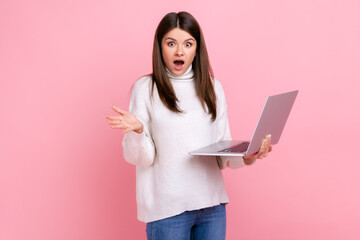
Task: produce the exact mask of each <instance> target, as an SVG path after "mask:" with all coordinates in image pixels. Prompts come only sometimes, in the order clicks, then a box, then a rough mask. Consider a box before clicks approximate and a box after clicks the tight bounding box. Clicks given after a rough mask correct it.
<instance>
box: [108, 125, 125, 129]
mask: <svg viewBox="0 0 360 240" xmlns="http://www.w3.org/2000/svg"><path fill="white" fill-rule="evenodd" d="M110 127H111V128H114V129H125V128H128V126H125V125H124V124H117V125H110Z"/></svg>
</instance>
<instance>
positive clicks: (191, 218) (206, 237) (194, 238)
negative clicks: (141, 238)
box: [146, 203, 226, 240]
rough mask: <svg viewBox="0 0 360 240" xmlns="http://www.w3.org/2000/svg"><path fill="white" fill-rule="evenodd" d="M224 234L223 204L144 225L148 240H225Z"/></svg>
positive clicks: (224, 208)
mask: <svg viewBox="0 0 360 240" xmlns="http://www.w3.org/2000/svg"><path fill="white" fill-rule="evenodd" d="M225 234H226V207H225V204H223V203H222V204H220V205H217V206H214V207H209V208H203V209H199V210H194V211H186V212H183V213H182V214H179V215H176V216H173V217H169V218H165V219H161V220H158V221H154V222H149V223H147V224H146V236H147V239H148V240H225Z"/></svg>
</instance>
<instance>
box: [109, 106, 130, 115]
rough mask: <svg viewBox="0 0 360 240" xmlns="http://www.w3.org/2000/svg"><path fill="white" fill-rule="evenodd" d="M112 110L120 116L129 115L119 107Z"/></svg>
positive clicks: (113, 107)
mask: <svg viewBox="0 0 360 240" xmlns="http://www.w3.org/2000/svg"><path fill="white" fill-rule="evenodd" d="M112 109H114V111H115V112H117V113H119V114H120V115H124V114H126V113H127V112H126V111H125V110H122V109H120V108H119V107H117V106H115V105H113V106H112Z"/></svg>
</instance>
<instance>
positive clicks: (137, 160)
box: [122, 78, 155, 168]
mask: <svg viewBox="0 0 360 240" xmlns="http://www.w3.org/2000/svg"><path fill="white" fill-rule="evenodd" d="M146 80H149V79H146V78H142V79H139V80H138V81H137V82H135V84H134V87H133V89H132V93H131V98H130V106H129V112H130V113H132V114H133V115H134V116H135V117H136V118H137V119H138V120H139V121H140V122H141V123H142V125H143V132H142V133H140V134H138V133H135V132H134V131H131V132H128V133H126V134H125V135H124V138H123V142H122V145H123V154H124V158H125V160H126V161H127V162H129V163H131V164H134V165H137V166H141V167H144V168H146V167H150V166H151V165H152V164H153V162H154V159H155V144H154V141H153V139H152V138H151V134H150V133H151V131H150V130H151V129H150V120H151V118H150V113H149V105H148V104H149V102H150V88H149V85H150V81H146Z"/></svg>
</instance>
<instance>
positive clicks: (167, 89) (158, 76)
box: [152, 12, 216, 121]
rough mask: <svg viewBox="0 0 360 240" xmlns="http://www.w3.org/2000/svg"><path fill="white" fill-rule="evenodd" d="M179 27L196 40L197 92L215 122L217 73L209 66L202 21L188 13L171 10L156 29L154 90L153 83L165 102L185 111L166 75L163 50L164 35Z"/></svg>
mask: <svg viewBox="0 0 360 240" xmlns="http://www.w3.org/2000/svg"><path fill="white" fill-rule="evenodd" d="M177 27H178V28H180V29H182V30H184V31H186V32H188V33H189V34H190V35H191V36H193V37H194V38H195V40H196V43H197V47H196V54H195V58H194V60H193V63H192V66H193V71H194V78H195V88H196V94H197V96H198V98H199V99H200V102H201V104H202V106H203V108H204V110H205V111H206V107H207V113H208V114H211V120H212V121H214V120H215V119H216V94H215V90H214V85H213V82H212V79H211V78H213V77H214V74H213V71H212V69H211V66H210V62H209V56H208V53H207V50H206V45H205V39H204V36H203V33H202V31H201V28H200V26H199V23H198V22H197V21H196V19H195V18H194V17H193V16H192V15H191V14H189V13H187V12H179V13H175V12H171V13H168V14H166V15H165V17H163V19H162V20H161V21H160V23H159V25H158V27H157V29H156V33H155V38H154V48H153V56H152V67H153V72H152V80H153V81H152V89H154V84H156V87H157V90H158V92H159V97H160V99H161V101H162V102H163V103H164V105H165V106H166V107H167V108H168V109H170V110H171V111H173V112H178V113H181V112H182V110H181V109H180V108H179V106H178V105H177V101H178V99H177V97H176V94H175V91H174V88H173V87H172V84H171V82H170V80H169V77H168V75H167V72H166V66H165V63H164V61H163V58H162V50H161V41H162V39H163V37H164V36H165V34H166V33H168V32H169V31H170V30H172V29H174V28H177ZM205 105H206V107H205Z"/></svg>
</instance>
